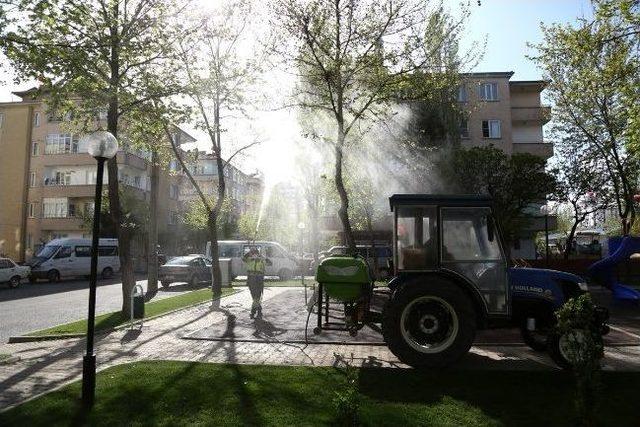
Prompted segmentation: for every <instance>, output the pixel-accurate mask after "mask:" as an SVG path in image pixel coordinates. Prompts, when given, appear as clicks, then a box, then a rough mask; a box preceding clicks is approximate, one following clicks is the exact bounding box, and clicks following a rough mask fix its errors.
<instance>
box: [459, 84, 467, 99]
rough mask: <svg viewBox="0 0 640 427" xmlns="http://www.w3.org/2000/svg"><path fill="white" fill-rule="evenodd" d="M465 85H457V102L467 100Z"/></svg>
mask: <svg viewBox="0 0 640 427" xmlns="http://www.w3.org/2000/svg"><path fill="white" fill-rule="evenodd" d="M468 99H469V98H468V96H467V87H466V86H465V85H460V86H458V102H467V100H468Z"/></svg>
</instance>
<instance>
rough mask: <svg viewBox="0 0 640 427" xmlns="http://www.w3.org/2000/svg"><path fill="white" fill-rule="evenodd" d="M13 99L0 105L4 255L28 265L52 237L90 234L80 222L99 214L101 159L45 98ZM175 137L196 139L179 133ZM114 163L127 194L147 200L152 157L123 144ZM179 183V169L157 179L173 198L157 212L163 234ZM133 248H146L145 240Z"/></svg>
mask: <svg viewBox="0 0 640 427" xmlns="http://www.w3.org/2000/svg"><path fill="white" fill-rule="evenodd" d="M14 94H15V95H17V96H19V97H21V98H22V101H18V102H7V103H0V117H1V118H2V119H1V120H0V121H1V123H0V150H1V151H0V152H1V153H2V155H1V156H0V252H3V253H5V254H7V255H8V256H11V257H13V258H14V259H16V260H19V261H23V260H25V259H28V258H29V257H30V256H31V255H32V254H33V253H34V252H36V251H37V250H38V249H39V247H40V246H42V245H43V244H44V243H46V242H48V241H49V240H51V239H55V238H60V237H89V236H90V234H91V231H90V230H89V229H87V227H86V224H85V221H83V219H82V217H83V216H84V214H86V213H90V212H92V211H93V209H94V203H93V198H94V191H95V183H96V161H95V159H94V158H92V157H91V156H90V155H89V154H87V147H85V146H83V144H82V142H81V141H80V136H79V135H77V134H73V133H70V132H69V131H68V130H66V129H67V127H65V121H66V118H64V117H57V116H56V115H55V114H51V112H49V111H48V110H47V105H46V99H45V98H44V97H39V98H38V97H34V91H33V90H29V91H23V92H14ZM176 138H180V139H181V140H182V142H188V141H194V139H193V138H192V137H191V136H190V135H188V134H187V133H185V132H184V131H182V130H180V129H177V128H176ZM117 160H118V178H119V181H120V183H121V184H122V187H123V189H124V191H127V192H130V193H131V194H133V195H134V196H135V197H136V198H139V199H141V200H149V191H150V174H151V167H150V153H148V152H144V151H139V150H131V149H128V148H126V147H124V148H121V149H120V151H119V152H118V153H117ZM181 179H182V178H181V176H180V174H179V173H176V172H175V171H174V172H173V173H169V171H163V172H162V173H161V174H160V194H168V195H169V198H168V199H167V200H166V202H164V203H160V204H159V207H158V208H159V210H158V218H159V219H160V220H159V223H158V229H159V234H160V235H163V234H164V235H166V234H167V233H170V232H171V231H172V226H175V225H176V224H177V212H178V211H179V203H180V202H179V200H178V196H179V194H178V187H179V185H180V181H181ZM104 182H105V187H106V183H107V182H108V172H107V171H106V170H105V175H104ZM134 246H137V252H139V253H141V252H144V251H145V249H144V243H143V242H138V244H137V245H136V244H135V243H134Z"/></svg>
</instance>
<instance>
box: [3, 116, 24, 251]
mask: <svg viewBox="0 0 640 427" xmlns="http://www.w3.org/2000/svg"><path fill="white" fill-rule="evenodd" d="M31 111H32V106H31V105H30V104H27V105H11V106H1V107H0V113H1V114H3V120H2V127H1V128H0V153H1V154H0V253H4V254H6V255H7V256H9V257H11V258H13V259H14V260H16V261H23V260H24V238H25V236H24V221H25V218H26V191H27V176H28V175H27V171H28V170H29V141H30V139H31Z"/></svg>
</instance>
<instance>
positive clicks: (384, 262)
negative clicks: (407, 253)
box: [327, 245, 393, 280]
mask: <svg viewBox="0 0 640 427" xmlns="http://www.w3.org/2000/svg"><path fill="white" fill-rule="evenodd" d="M327 252H328V253H327V256H335V255H344V254H346V253H347V247H346V246H333V247H331V248H330V249H329V250H328V251H327ZM356 252H357V253H358V255H360V256H362V257H363V258H364V259H366V260H367V263H368V264H369V268H370V269H371V274H372V276H375V277H376V279H380V280H383V279H386V278H387V277H389V271H390V269H389V266H390V262H391V261H392V260H393V252H391V247H390V246H387V245H381V246H378V245H376V246H373V247H371V246H369V245H356ZM374 257H375V258H376V262H377V264H378V271H377V272H376V274H373V273H374V271H373V269H374V266H375V262H374Z"/></svg>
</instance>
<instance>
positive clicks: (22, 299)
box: [0, 278, 193, 343]
mask: <svg viewBox="0 0 640 427" xmlns="http://www.w3.org/2000/svg"><path fill="white" fill-rule="evenodd" d="M137 283H138V284H139V285H142V287H143V288H144V289H145V291H146V288H147V281H146V280H138V281H137ZM191 290H193V289H192V288H189V287H188V286H187V285H186V284H180V283H174V284H173V285H171V286H170V287H169V288H168V289H163V288H160V289H159V291H158V294H157V295H156V296H155V297H154V300H156V299H162V298H167V297H172V296H175V295H179V294H182V293H185V292H188V291H191ZM88 301H89V281H88V280H66V281H63V282H59V283H47V282H38V283H35V284H30V283H27V282H24V281H23V283H22V284H21V285H20V287H19V288H17V289H9V288H8V287H7V286H6V285H1V284H0V342H2V343H4V342H7V339H8V338H9V337H10V336H12V335H21V334H24V333H27V332H32V331H35V330H38V329H44V328H49V327H51V326H55V325H59V324H61V323H67V322H72V321H74V320H80V319H82V318H86V316H87V310H88ZM121 306H122V284H121V282H120V279H119V278H114V279H112V280H100V281H98V288H97V293H96V313H97V314H102V313H108V312H111V311H116V310H119V309H120V308H121Z"/></svg>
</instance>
